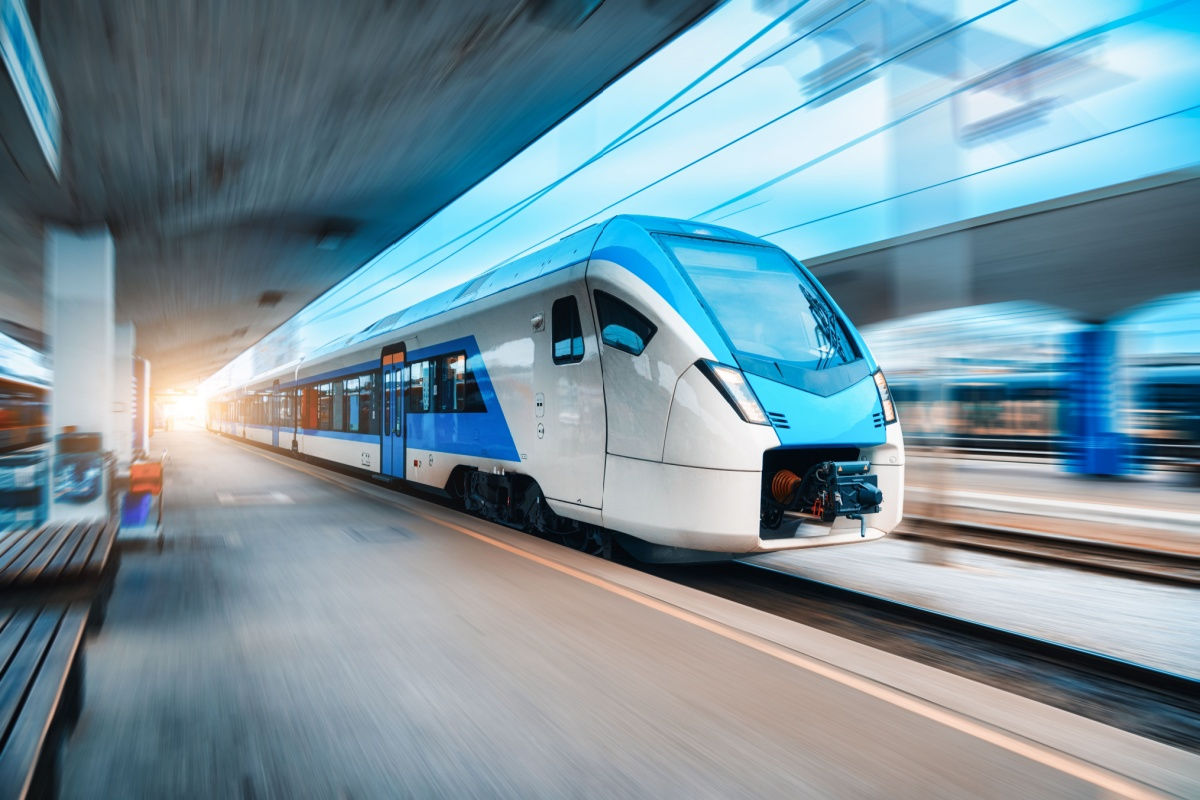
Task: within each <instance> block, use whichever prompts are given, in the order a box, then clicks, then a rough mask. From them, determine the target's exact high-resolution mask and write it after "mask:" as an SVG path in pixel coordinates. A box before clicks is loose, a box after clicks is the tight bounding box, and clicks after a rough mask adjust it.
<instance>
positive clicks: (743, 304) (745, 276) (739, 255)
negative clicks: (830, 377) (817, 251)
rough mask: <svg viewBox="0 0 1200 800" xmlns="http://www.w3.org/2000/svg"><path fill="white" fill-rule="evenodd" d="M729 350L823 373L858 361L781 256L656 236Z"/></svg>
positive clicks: (812, 291) (833, 318)
mask: <svg viewBox="0 0 1200 800" xmlns="http://www.w3.org/2000/svg"><path fill="white" fill-rule="evenodd" d="M661 241H662V243H663V245H664V246H665V247H666V248H667V250H668V251H669V252H670V253H671V255H672V256H674V258H675V261H676V262H678V263H679V266H681V267H682V268H683V271H684V272H685V273H686V274H687V276H688V277H689V278H690V279H691V281H692V283H693V284H694V285H695V287H696V289H697V291H698V292H699V294H700V298H701V300H702V301H703V302H704V303H705V305H707V306H708V308H709V311H710V312H711V314H712V316H713V318H714V320H715V321H716V323H717V325H718V326H720V327H721V328H723V329H724V331H725V335H726V336H727V337H728V338H729V340H730V342H731V343H732V344H733V347H734V349H735V350H737V351H739V352H742V353H746V354H748V355H751V356H757V357H759V358H766V359H772V360H777V361H786V362H789V363H790V364H791V365H793V366H797V367H801V368H803V369H811V370H816V369H827V368H829V367H836V366H838V365H840V364H847V363H849V362H851V361H855V360H856V359H857V358H858V353H857V352H855V348H854V345H853V343H852V342H851V341H850V338H849V336H847V334H846V330H845V328H844V327H843V325H842V322H841V320H840V319H839V318H838V315H837V313H836V312H834V310H833V308H832V307H831V306H830V305H829V303H827V302H826V301H825V298H824V297H823V296H822V295H821V293H820V291H818V290H817V288H816V287H815V286H813V284H812V281H811V280H810V279H809V278H808V276H806V275H805V274H804V273H803V272H801V271H800V269H799V268H798V267H797V266H796V264H795V262H793V261H792V259H791V258H790V257H788V255H787V254H786V253H784V252H783V251H782V250H778V249H776V248H774V247H766V246H763V245H752V244H743V243H739V242H725V241H718V240H714V239H695V238H690V237H685V236H663V237H662V238H661Z"/></svg>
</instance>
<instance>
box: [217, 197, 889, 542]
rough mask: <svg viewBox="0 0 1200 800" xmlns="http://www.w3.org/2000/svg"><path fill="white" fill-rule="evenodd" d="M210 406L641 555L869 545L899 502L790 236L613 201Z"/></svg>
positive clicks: (276, 443)
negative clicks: (785, 247)
mask: <svg viewBox="0 0 1200 800" xmlns="http://www.w3.org/2000/svg"><path fill="white" fill-rule="evenodd" d="M209 409H210V413H209V425H210V427H211V428H213V429H214V430H217V431H220V432H222V433H226V434H229V435H233V436H238V437H242V438H246V439H249V440H252V441H255V442H257V443H258V444H261V445H263V446H267V447H272V448H278V449H280V450H284V451H289V452H293V453H296V454H300V455H304V456H306V457H311V458H317V459H321V460H324V461H328V462H334V463H337V464H340V465H343V466H346V467H351V468H354V469H358V470H362V471H364V472H367V473H371V474H375V475H377V476H384V477H388V478H392V479H395V480H402V481H407V482H409V483H411V484H415V485H417V486H422V487H427V488H431V489H436V490H441V491H446V492H448V493H450V494H452V495H453V496H456V497H458V498H460V499H461V500H462V502H463V504H464V505H465V506H466V508H467V509H468V510H471V511H473V512H475V513H478V514H481V515H483V516H486V517H489V518H491V519H494V520H497V521H500V522H503V523H506V524H509V525H513V526H515V527H521V528H526V529H530V530H535V531H538V532H541V533H545V534H551V535H556V536H561V537H563V538H564V539H567V540H569V541H572V542H575V543H578V544H580V545H582V546H590V545H599V544H600V543H602V542H603V541H604V540H605V537H606V536H607V535H608V534H609V533H613V532H615V533H617V534H618V535H619V536H620V537H621V541H622V543H623V545H624V546H625V547H626V549H628V550H630V551H631V552H633V553H634V555H636V556H638V557H641V558H645V559H648V560H661V561H667V560H671V561H694V560H703V559H707V558H723V557H727V556H728V555H729V554H733V553H752V552H765V551H772V550H783V549H791V548H798V547H811V546H818V545H829V544H841V543H848V542H856V541H864V540H869V539H874V538H878V537H880V536H883V535H884V534H886V533H887V532H889V531H890V530H892V529H893V528H894V527H895V526H896V525H897V524H898V522H899V520H900V516H901V512H902V503H903V484H904V447H903V441H902V436H901V432H900V425H899V423H898V421H897V420H896V416H895V410H894V407H893V405H892V402H891V398H890V396H889V393H888V388H887V383H886V381H885V380H884V378H883V374H882V372H880V371H879V369H878V367H877V366H876V364H875V363H874V361H873V359H872V357H871V355H870V353H869V351H868V350H867V347H866V345H865V344H864V343H863V341H862V339H861V337H860V336H859V335H858V333H857V331H856V330H855V329H854V327H853V326H852V325H851V324H850V322H849V320H848V319H847V318H846V317H845V315H844V314H842V312H841V311H840V310H839V309H838V308H837V306H836V304H835V303H834V302H833V300H832V299H831V298H830V297H829V296H828V294H826V292H825V291H824V289H823V288H822V287H821V286H820V284H819V283H818V282H817V281H816V279H815V278H813V277H812V275H811V274H810V273H808V271H807V270H805V269H804V268H803V267H802V266H801V265H799V264H798V263H797V262H795V261H794V260H793V259H792V258H791V257H790V256H788V255H787V254H786V253H785V252H784V251H782V250H780V249H778V248H777V247H775V246H773V245H771V244H769V243H766V242H763V241H761V240H758V239H755V238H753V237H749V236H747V235H745V234H742V233H739V232H736V231H732V230H729V229H726V228H720V227H716V226H708V225H697V224H693V223H688V222H682V221H675V220H668V219H658V218H648V217H616V218H614V219H612V220H609V221H608V222H606V223H604V224H601V225H595V226H592V227H590V228H587V229H585V230H583V231H580V232H578V233H576V234H573V235H572V236H569V237H567V238H565V239H563V240H562V241H560V242H558V243H556V244H554V245H552V246H550V247H548V248H546V249H543V250H541V251H538V252H536V253H534V254H532V255H529V256H526V257H523V258H520V259H517V260H514V261H511V262H509V263H506V264H504V265H501V266H500V267H497V268H496V269H494V270H492V271H490V272H488V273H485V274H484V275H481V276H480V277H478V278H475V279H474V280H472V281H469V282H467V283H465V284H463V285H462V286H459V287H455V288H453V289H451V290H449V291H446V292H443V293H442V294H439V295H437V296H435V297H433V298H430V299H429V300H426V301H424V302H422V303H419V304H417V305H414V306H412V307H409V308H406V309H402V310H399V311H397V312H396V313H394V314H392V315H390V316H389V317H387V318H385V319H383V320H380V321H378V322H377V323H375V324H373V325H371V326H370V327H368V328H366V329H364V330H363V331H362V332H360V333H359V334H356V335H354V336H350V337H347V338H346V339H343V340H340V341H338V342H336V343H334V344H332V345H330V346H328V347H326V348H324V349H323V350H322V351H320V352H318V353H316V354H314V355H313V356H311V357H309V358H307V359H305V360H303V361H301V362H299V363H298V364H294V365H290V366H287V367H284V368H280V369H277V370H275V371H273V372H269V373H266V374H264V375H261V376H258V377H257V378H255V379H254V380H252V381H250V382H249V383H247V384H246V385H243V386H238V387H234V388H233V389H232V390H231V391H230V392H228V393H227V394H226V395H224V396H222V397H219V398H214V399H213V402H212V403H210V406H209Z"/></svg>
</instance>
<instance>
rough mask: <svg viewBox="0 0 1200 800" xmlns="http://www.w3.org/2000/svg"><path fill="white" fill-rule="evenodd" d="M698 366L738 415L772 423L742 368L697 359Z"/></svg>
mask: <svg viewBox="0 0 1200 800" xmlns="http://www.w3.org/2000/svg"><path fill="white" fill-rule="evenodd" d="M696 366H698V367H699V368H700V371H701V372H703V373H704V374H705V375H706V376H707V377H708V379H709V380H710V381H712V383H713V386H716V387H717V390H718V391H719V392H720V393H721V394H722V395H724V397H725V399H726V400H728V401H729V405H731V406H733V409H734V411H736V412H737V413H738V416H740V417H741V418H742V419H744V420H746V422H751V423H753V424H755V425H769V424H770V423H769V422H768V421H767V414H766V412H765V411H763V409H762V406H761V405H759V404H758V398H757V397H755V396H754V390H753V389H751V388H750V384H749V383H747V382H746V376H745V375H743V374H742V372H741V370H737V369H734V368H733V367H727V366H725V365H724V364H717V363H715V362H712V361H697V362H696Z"/></svg>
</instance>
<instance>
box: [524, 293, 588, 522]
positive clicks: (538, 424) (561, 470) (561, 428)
mask: <svg viewBox="0 0 1200 800" xmlns="http://www.w3.org/2000/svg"><path fill="white" fill-rule="evenodd" d="M571 285H572V286H579V282H578V281H573V282H572V283H571ZM555 294H557V293H555ZM549 306H550V308H549V310H550V319H549V326H548V327H549V329H550V336H549V337H546V336H537V337H534V341H535V342H536V345H535V353H534V375H535V376H536V377H535V383H534V398H533V419H532V420H530V423H532V426H533V436H532V437H531V440H530V441H531V443H532V445H531V447H532V452H533V462H532V464H533V468H534V469H535V475H536V477H537V481H538V485H539V486H540V487H541V489H542V492H543V493H544V494H545V495H546V497H549V498H551V499H554V500H560V501H563V502H567V503H573V504H575V505H579V506H588V507H590V508H600V506H601V503H602V501H603V497H604V424H603V421H604V393H603V389H602V384H601V381H602V376H601V373H600V354H599V353H598V352H596V345H595V342H596V339H595V337H594V336H593V335H592V334H591V331H593V330H595V326H594V324H593V323H592V314H591V309H590V308H589V307H588V301H587V295H582V296H579V295H578V294H576V293H574V292H569V291H563V293H562V294H561V296H558V297H555V298H554V299H553V300H552V301H551V302H550V303H549ZM542 325H543V326H545V325H546V320H545V319H543V320H542Z"/></svg>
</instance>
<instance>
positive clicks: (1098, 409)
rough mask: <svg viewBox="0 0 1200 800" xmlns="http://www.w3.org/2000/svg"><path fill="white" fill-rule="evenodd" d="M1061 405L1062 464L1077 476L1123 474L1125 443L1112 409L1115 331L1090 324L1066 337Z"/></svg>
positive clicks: (1114, 396)
mask: <svg viewBox="0 0 1200 800" xmlns="http://www.w3.org/2000/svg"><path fill="white" fill-rule="evenodd" d="M1066 366H1067V370H1066V371H1067V375H1068V381H1067V396H1066V402H1065V403H1064V404H1063V415H1062V416H1063V418H1062V423H1063V431H1064V433H1065V434H1066V457H1067V458H1066V467H1067V471H1068V472H1074V473H1078V474H1081V475H1124V474H1125V473H1126V472H1127V471H1128V457H1127V445H1126V442H1125V437H1124V434H1122V433H1121V430H1120V424H1119V419H1118V410H1117V406H1118V404H1117V368H1118V367H1117V336H1116V332H1115V331H1113V330H1111V329H1109V328H1105V327H1101V326H1096V327H1091V328H1086V329H1084V330H1081V331H1077V332H1076V333H1074V334H1072V335H1071V337H1070V354H1069V356H1068V363H1067V365H1066Z"/></svg>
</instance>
